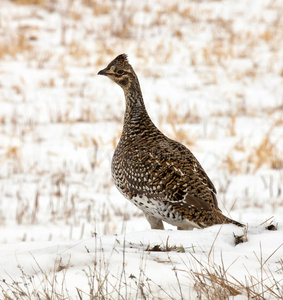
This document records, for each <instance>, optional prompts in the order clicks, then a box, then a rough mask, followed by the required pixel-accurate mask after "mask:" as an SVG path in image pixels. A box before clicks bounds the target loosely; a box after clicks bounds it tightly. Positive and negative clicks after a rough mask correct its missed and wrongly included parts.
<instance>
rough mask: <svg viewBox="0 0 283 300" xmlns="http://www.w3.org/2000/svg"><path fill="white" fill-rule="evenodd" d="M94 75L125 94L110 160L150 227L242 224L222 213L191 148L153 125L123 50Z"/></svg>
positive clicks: (116, 179)
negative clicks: (112, 82)
mask: <svg viewBox="0 0 283 300" xmlns="http://www.w3.org/2000/svg"><path fill="white" fill-rule="evenodd" d="M98 75H104V76H106V77H108V78H109V79H111V80H112V81H114V82H115V83H116V84H118V85H119V86H120V87H121V88H122V89H123V91H124V96H125V100H126V109H125V114H124V124H123V130H122V134H121V137H120V140H119V142H118V145H117V147H116V149H115V151H114V154H113V157H112V162H111V173H112V177H113V181H114V184H115V186H116V187H117V189H118V190H119V191H120V192H121V193H122V195H123V196H124V197H125V198H126V199H128V200H130V201H131V202H132V203H133V204H134V205H135V206H137V207H138V208H139V209H141V210H142V211H143V212H144V215H145V217H146V219H147V220H148V222H149V224H150V226H151V229H161V230H163V229H164V224H163V222H166V223H169V224H171V225H173V226H177V229H178V230H192V229H194V228H199V229H200V228H206V227H209V226H212V225H215V224H234V225H237V226H239V227H243V226H244V225H243V224H241V223H240V222H237V221H235V220H232V219H230V218H228V217H226V216H225V215H223V214H222V212H221V210H220V208H219V207H218V202H217V198H216V193H217V192H216V189H215V187H214V185H213V183H212V181H211V180H210V179H209V177H208V175H207V174H206V172H205V171H204V169H203V168H202V166H201V164H200V163H199V162H198V160H197V159H196V157H195V156H194V155H193V153H192V152H191V151H190V150H189V149H188V148H187V147H186V146H184V145H183V144H181V143H179V142H177V141H175V140H172V139H170V138H169V137H167V136H166V135H164V134H163V133H162V132H161V131H160V130H159V129H158V128H157V127H156V126H155V124H154V123H153V121H152V120H151V118H150V116H149V115H148V112H147V110H146V107H145V103H144V100H143V96H142V91H141V87H140V84H139V80H138V77H137V75H136V73H135V71H134V69H133V67H132V66H131V64H130V63H129V61H128V56H127V55H126V54H120V55H118V56H117V57H116V58H115V59H113V60H112V61H111V62H110V63H109V64H108V65H107V67H106V68H104V69H102V70H100V71H99V72H98Z"/></svg>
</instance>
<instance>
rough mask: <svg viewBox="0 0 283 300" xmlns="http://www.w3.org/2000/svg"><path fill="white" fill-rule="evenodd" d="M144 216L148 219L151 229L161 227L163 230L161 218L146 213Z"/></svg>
mask: <svg viewBox="0 0 283 300" xmlns="http://www.w3.org/2000/svg"><path fill="white" fill-rule="evenodd" d="M145 217H146V219H147V220H148V222H149V224H150V226H151V229H161V230H164V226H163V223H162V220H160V219H157V218H155V217H153V216H151V215H148V214H145Z"/></svg>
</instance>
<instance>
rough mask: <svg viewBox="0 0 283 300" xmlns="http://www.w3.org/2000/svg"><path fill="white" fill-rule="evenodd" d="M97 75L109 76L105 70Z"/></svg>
mask: <svg viewBox="0 0 283 300" xmlns="http://www.w3.org/2000/svg"><path fill="white" fill-rule="evenodd" d="M97 75H105V76H106V75H107V72H106V71H105V69H103V70H100V71H99V72H98V73H97Z"/></svg>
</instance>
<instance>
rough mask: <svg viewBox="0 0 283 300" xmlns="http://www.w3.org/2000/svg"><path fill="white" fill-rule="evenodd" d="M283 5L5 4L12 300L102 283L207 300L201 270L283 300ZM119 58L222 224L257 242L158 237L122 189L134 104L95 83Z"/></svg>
mask: <svg viewBox="0 0 283 300" xmlns="http://www.w3.org/2000/svg"><path fill="white" fill-rule="evenodd" d="M29 2H34V3H35V4H34V5H31V4H28V3H29ZM281 2H282V1H280V0H273V1H271V0H258V1H248V2H247V1H244V0H241V1H237V4H234V3H233V2H231V1H225V0H222V1H185V2H182V3H180V1H177V0H173V1H170V2H164V1H162V0H158V1H155V2H154V4H153V3H151V2H150V3H149V2H148V1H144V2H142V1H140V2H137V1H134V2H130V1H113V0H106V1H103V2H102V1H91V0H90V1H83V0H74V1H70V2H66V1H63V0H57V1H39V2H38V3H37V1H29V0H24V1H8V0H3V1H1V3H0V33H1V34H0V99H1V100H0V140H1V143H0V243H1V245H0V266H1V268H0V279H1V280H2V281H1V282H0V285H1V291H2V294H1V292H0V295H1V296H3V295H4V294H3V293H4V292H3V291H4V290H7V291H8V290H9V293H12V291H15V290H13V287H22V288H23V289H27V290H25V291H29V294H28V296H27V297H26V299H29V298H32V297H34V298H36V297H37V298H39V299H41V298H43V299H44V296H43V294H42V291H44V290H45V291H48V292H49V293H50V292H51V291H52V287H55V286H56V290H57V291H58V292H60V293H61V294H64V295H65V296H66V297H67V298H70V299H89V298H90V296H89V295H90V294H91V285H92V284H94V285H96V284H99V283H100V284H102V287H101V295H100V296H101V297H102V294H103V293H104V295H108V297H109V299H117V298H119V297H121V298H125V299H134V298H136V294H137V298H141V299H144V298H145V297H146V298H149V299H151V298H152V299H157V298H158V297H160V298H162V299H167V298H168V299H170V297H171V299H172V298H173V299H179V298H182V297H183V298H184V299H195V298H196V297H197V296H198V290H197V287H196V285H195V284H196V280H195V277H194V275H193V274H194V273H193V272H195V273H196V272H199V273H201V272H205V271H207V269H206V268H208V269H210V270H211V271H212V272H213V273H216V270H219V269H221V270H226V271H227V273H225V274H227V276H228V278H229V280H230V281H231V282H233V283H234V284H237V281H238V284H239V282H241V283H242V284H243V285H244V286H247V285H249V286H250V287H252V286H253V287H254V288H255V289H257V291H261V292H264V297H265V298H267V299H269V298H270V299H272V298H276V294H274V293H272V292H270V290H269V291H268V290H267V287H269V288H270V289H271V290H274V291H276V293H277V295H281V296H282V294H283V291H282V282H281V281H280V280H281V279H282V272H283V270H282V263H280V261H282V257H283V249H282V247H281V245H282V243H283V240H282V236H283V235H282V230H283V229H282V221H283V220H282V219H283V217H282V216H283V194H282V189H283V171H282V170H283V151H282V149H283V109H282V107H283V89H282V86H283V76H282V75H283V50H282V49H283V23H282V17H281V16H282V15H283V6H282V3H281ZM247 8H248V9H247ZM120 53H127V54H128V56H129V60H130V62H131V64H132V65H133V67H134V68H135V70H136V73H137V74H138V77H139V81H140V84H141V87H142V91H143V95H144V99H145V104H146V107H147V110H148V113H149V115H150V116H151V118H152V120H153V121H154V123H155V124H156V125H157V126H158V127H159V128H160V130H161V131H163V132H164V133H165V134H167V135H168V136H169V137H171V138H173V139H176V140H179V141H181V142H182V143H184V144H186V145H188V147H189V148H190V149H191V151H192V152H193V153H194V154H195V155H196V157H197V158H198V160H199V161H200V162H201V164H202V166H203V167H204V169H205V170H206V172H207V173H208V175H209V177H210V178H211V180H212V181H213V183H214V185H215V186H216V188H217V190H218V201H219V206H220V208H221V209H222V211H223V213H224V214H225V215H228V216H230V217H232V218H234V219H236V220H238V221H240V222H244V223H245V224H248V229H247V232H245V234H246V236H247V241H245V242H244V243H240V244H238V245H235V237H234V235H233V233H235V235H242V234H243V230H242V229H241V228H236V227H235V226H232V225H225V226H213V227H211V228H206V229H203V230H197V229H196V230H193V231H177V230H176V228H174V227H173V226H171V225H168V224H165V228H166V230H165V231H156V230H149V225H148V223H147V221H146V219H145V218H144V216H143V214H142V213H141V212H140V211H139V210H138V209H137V208H135V207H134V206H133V205H132V204H131V203H129V202H128V201H126V200H125V199H124V198H123V196H122V195H121V194H120V193H119V192H118V191H117V189H116V188H115V187H114V186H113V182H112V179H111V174H110V164H111V158H112V154H113V151H114V148H115V146H116V144H117V142H118V140H119V136H120V134H121V130H122V122H123V113H124V108H125V104H124V95H123V91H122V90H121V89H120V88H119V87H118V86H117V85H115V84H114V83H112V82H110V81H109V80H107V79H106V78H104V77H101V76H96V74H97V73H98V71H99V70H100V69H102V68H104V67H105V66H106V65H107V64H108V63H109V62H110V61H111V60H112V59H113V58H114V57H115V56H116V55H118V54H120ZM265 221H266V222H265ZM263 222H265V224H263ZM270 223H272V224H274V225H275V226H276V227H277V229H278V230H277V231H269V230H266V229H265V227H266V226H268V225H269V224H270ZM167 244H168V245H169V246H171V247H172V249H171V251H167V252H161V251H159V252H153V251H148V249H152V248H153V247H154V246H155V245H161V246H160V247H161V248H162V247H163V248H164V247H166V245H167ZM174 246H176V247H175V248H174ZM182 249H183V250H184V251H185V252H184V253H182V252H180V251H179V250H182ZM214 267H215V269H214ZM46 278H48V280H47V279H46ZM105 278H106V279H107V280H104V279H105ZM4 279H5V282H3V280H4ZM92 279H93V280H92ZM251 280H254V281H253V282H252V281H251ZM256 282H258V284H255V283H256ZM275 282H278V285H279V287H281V291H280V289H279V290H278V289H277V288H278V287H276V286H275V285H274V283H275ZM35 291H37V292H38V293H39V292H40V293H41V294H40V297H39V296H36V292H35ZM94 291H96V292H97V291H99V289H98V288H97V287H95V288H94ZM32 293H33V294H32ZM94 293H95V292H94ZM53 296H54V295H53ZM13 297H14V298H16V294H13ZM19 297H20V298H18V299H21V297H24V296H23V295H21V296H19ZM54 297H55V296H54ZM231 297H232V296H231ZM247 297H248V296H247V290H245V289H242V290H241V295H238V296H235V297H234V298H235V299H247ZM0 298H1V297H0ZM55 299H56V298H55Z"/></svg>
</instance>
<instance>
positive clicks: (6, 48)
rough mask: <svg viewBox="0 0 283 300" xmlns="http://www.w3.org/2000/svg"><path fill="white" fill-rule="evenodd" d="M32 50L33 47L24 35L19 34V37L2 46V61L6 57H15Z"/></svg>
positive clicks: (0, 50)
mask: <svg viewBox="0 0 283 300" xmlns="http://www.w3.org/2000/svg"><path fill="white" fill-rule="evenodd" d="M31 49H32V45H31V43H30V41H29V39H27V37H26V36H25V34H24V33H22V32H19V33H18V34H17V36H15V37H11V38H10V40H9V41H5V42H3V41H2V42H1V44H0V59H3V58H4V57H5V56H15V55H16V54H18V53H25V52H28V51H30V50H31Z"/></svg>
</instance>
